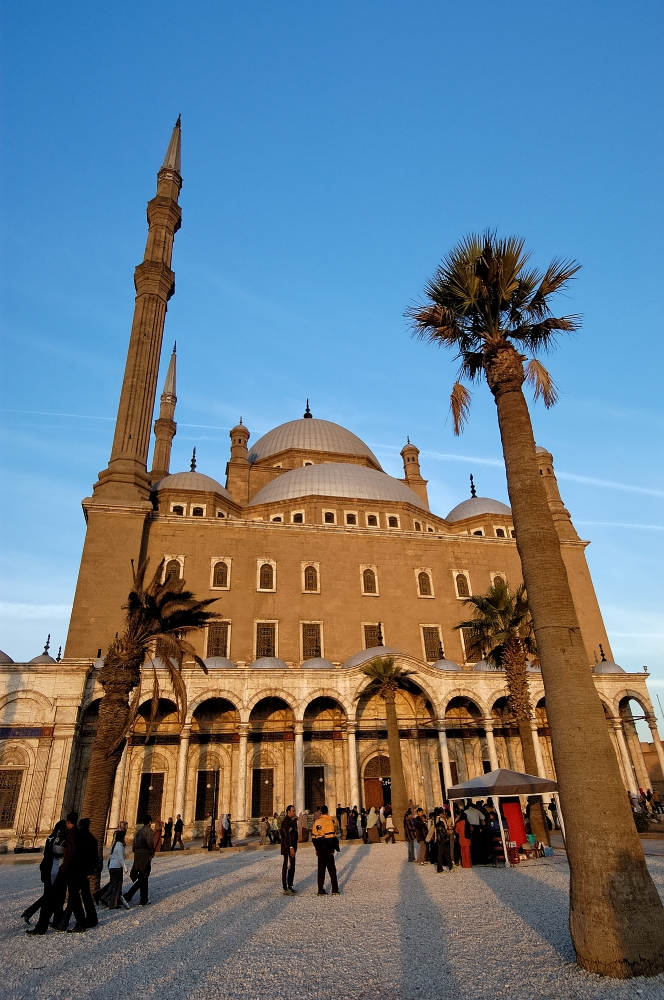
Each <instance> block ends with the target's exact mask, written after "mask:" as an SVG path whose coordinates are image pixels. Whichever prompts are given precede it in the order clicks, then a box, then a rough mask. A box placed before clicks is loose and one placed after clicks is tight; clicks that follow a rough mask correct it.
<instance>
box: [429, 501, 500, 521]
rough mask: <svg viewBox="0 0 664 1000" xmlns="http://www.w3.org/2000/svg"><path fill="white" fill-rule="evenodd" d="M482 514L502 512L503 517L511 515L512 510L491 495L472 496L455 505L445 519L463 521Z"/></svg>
mask: <svg viewBox="0 0 664 1000" xmlns="http://www.w3.org/2000/svg"><path fill="white" fill-rule="evenodd" d="M482 514H501V515H502V516H503V517H511V516H512V511H511V508H510V507H508V506H507V504H506V503H501V502H500V500H492V499H491V498H490V497H470V498H469V499H468V500H463V501H462V502H461V503H458V504H457V505H456V507H453V508H452V510H451V511H450V512H449V514H448V515H447V517H446V518H445V520H446V521H463V520H465V518H467V517H480V516H481V515H482Z"/></svg>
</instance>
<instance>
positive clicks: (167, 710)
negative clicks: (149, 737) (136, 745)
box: [134, 698, 180, 734]
mask: <svg viewBox="0 0 664 1000" xmlns="http://www.w3.org/2000/svg"><path fill="white" fill-rule="evenodd" d="M151 712H152V701H151V700H148V701H144V702H143V704H142V705H141V706H140V708H139V709H138V715H137V716H136V721H135V723H134V732H135V733H145V732H146V731H147V728H148V723H149V720H150V715H151ZM179 731H180V721H179V717H178V708H177V705H176V704H175V702H174V701H172V700H171V699H170V698H160V699H159V702H158V704H157V714H156V716H155V720H154V722H153V724H152V733H153V734H154V733H179Z"/></svg>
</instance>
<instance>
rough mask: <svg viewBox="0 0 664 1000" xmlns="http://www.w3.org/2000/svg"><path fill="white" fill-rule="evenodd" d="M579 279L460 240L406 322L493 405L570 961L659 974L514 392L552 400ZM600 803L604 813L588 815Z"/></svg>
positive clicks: (619, 972)
mask: <svg viewBox="0 0 664 1000" xmlns="http://www.w3.org/2000/svg"><path fill="white" fill-rule="evenodd" d="M578 270H579V265H578V264H577V263H575V262H574V261H564V260H554V261H553V262H552V263H551V264H550V265H549V266H548V268H547V269H546V270H545V271H544V272H539V271H538V270H537V269H535V268H534V267H532V266H531V265H530V264H529V254H528V253H526V251H525V249H524V241H523V240H521V239H517V238H515V237H510V238H507V239H499V238H498V237H497V236H496V235H495V233H492V232H486V233H484V234H483V235H470V236H468V237H466V238H465V239H463V240H462V241H461V242H460V243H459V244H458V245H457V246H456V247H454V249H453V250H452V251H451V252H450V253H449V254H448V255H447V256H446V257H445V258H444V259H443V261H442V262H441V264H440V265H439V267H438V269H437V271H436V273H435V275H434V276H433V278H432V279H431V280H430V281H429V282H428V283H427V285H426V288H425V294H426V301H425V302H424V303H422V304H421V305H418V306H414V307H412V308H411V309H410V310H409V311H408V314H409V316H410V317H411V320H412V322H413V326H414V330H415V332H416V334H418V335H419V336H421V337H423V338H425V339H427V340H429V341H431V342H433V343H435V344H438V345H440V346H444V347H451V348H453V349H454V350H455V351H456V352H457V357H458V358H459V359H460V361H461V367H460V376H459V377H460V378H467V379H470V380H471V381H472V380H475V381H481V380H482V379H483V378H484V379H486V382H487V384H488V386H489V389H490V390H491V392H492V394H493V397H494V400H495V403H496V409H497V415H498V426H499V428H500V435H501V440H502V445H503V455H504V458H505V469H506V473H507V488H508V492H509V497H510V503H511V506H512V514H513V518H514V527H515V530H516V545H517V549H518V552H519V556H520V558H521V565H522V568H523V579H524V582H525V585H526V587H527V590H528V600H529V603H530V609H531V612H532V616H533V622H534V627H535V635H536V638H537V648H538V650H539V656H540V662H541V665H542V677H543V680H544V686H545V689H546V705H547V715H548V718H549V725H550V729H551V742H552V746H553V755H554V760H555V765H556V773H557V777H558V786H559V790H560V797H561V801H562V807H563V812H564V815H565V821H566V823H565V827H566V834H567V854H568V858H569V863H570V872H571V881H570V930H571V935H572V940H573V942H574V947H575V949H576V955H577V961H578V962H579V964H580V965H582V966H583V967H584V968H586V969H588V970H589V971H592V972H596V973H599V974H602V975H608V976H615V977H619V978H622V977H629V976H635V975H654V974H656V973H659V972H662V971H663V970H664V908H663V907H662V903H661V900H660V898H659V895H658V893H657V890H656V889H655V886H654V883H653V880H652V878H651V877H650V874H649V872H648V868H647V866H646V862H645V858H644V855H643V850H642V847H641V843H640V841H639V838H638V834H637V832H636V828H635V825H634V820H633V818H632V813H631V809H630V808H629V803H628V800H627V795H626V794H625V788H624V785H623V783H622V780H621V776H620V771H619V769H618V762H617V759H616V755H615V752H614V750H613V747H612V745H611V741H610V738H609V733H608V730H607V726H606V721H605V717H604V711H603V709H602V705H601V702H600V699H599V696H598V694H597V691H596V690H595V685H594V682H593V678H592V673H591V670H590V668H589V663H588V657H587V654H586V651H585V649H584V645H583V640H582V638H581V630H580V628H579V622H578V618H577V615H576V610H575V608H574V602H573V600H572V594H571V591H570V585H569V581H568V578H567V572H566V570H565V564H564V562H563V558H562V554H561V551H560V541H559V538H558V534H557V532H556V529H555V525H554V523H553V519H552V517H551V513H550V511H549V506H548V503H547V499H546V494H545V491H544V487H543V485H542V481H541V477H540V475H539V469H538V465H537V458H536V454H535V440H534V438H533V429H532V424H531V421H530V414H529V412H528V405H527V403H526V399H525V396H524V393H523V384H524V382H526V381H528V382H530V383H532V385H533V386H534V389H535V397H536V398H537V397H538V396H541V397H542V399H543V401H544V403H545V405H546V406H551V405H552V404H553V403H554V402H555V400H556V387H555V384H554V382H553V380H552V378H551V376H550V375H549V373H548V372H547V371H546V369H545V368H544V367H543V366H542V364H541V363H540V362H539V360H537V357H536V355H537V354H538V353H540V352H542V351H546V350H547V349H550V348H551V347H553V346H554V342H555V339H556V337H557V335H559V333H560V332H565V331H572V330H576V329H578V327H579V326H580V320H579V317H578V316H575V315H572V316H562V317H556V316H554V315H553V313H552V311H551V305H550V302H551V299H552V297H553V296H554V295H555V294H556V293H557V292H560V291H562V290H563V289H564V288H566V287H567V286H568V284H569V282H570V280H571V279H572V278H573V277H574V275H575V274H576V273H577V271H578ZM524 352H527V354H528V355H530V360H528V356H527V354H525V353H524ZM525 362H527V364H526V365H525V367H524V363H525ZM469 403H470V394H469V392H468V390H467V388H466V387H465V386H463V385H462V384H461V381H457V383H456V384H455V386H454V388H453V390H452V397H451V409H452V415H453V418H454V427H455V431H456V432H457V433H459V432H460V430H461V427H462V425H463V423H464V421H465V419H466V418H467V416H468V408H469ZM600 801H601V802H602V803H604V804H605V808H604V809H601V810H598V809H594V810H588V809H587V808H584V803H588V802H600Z"/></svg>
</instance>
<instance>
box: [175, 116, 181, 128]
mask: <svg viewBox="0 0 664 1000" xmlns="http://www.w3.org/2000/svg"><path fill="white" fill-rule="evenodd" d="M175 127H176V128H181V127H182V115H178V120H177V121H176V123H175Z"/></svg>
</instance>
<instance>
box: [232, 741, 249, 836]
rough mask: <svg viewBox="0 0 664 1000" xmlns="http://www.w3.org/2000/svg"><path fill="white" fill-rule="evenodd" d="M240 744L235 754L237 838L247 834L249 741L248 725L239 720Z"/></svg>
mask: <svg viewBox="0 0 664 1000" xmlns="http://www.w3.org/2000/svg"><path fill="white" fill-rule="evenodd" d="M238 732H239V734H240V746H239V751H238V755H237V803H236V805H235V821H236V824H237V825H236V829H237V834H236V836H237V837H238V838H243V837H246V836H247V750H248V743H249V725H248V723H246V722H241V723H240V725H239V726H238Z"/></svg>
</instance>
